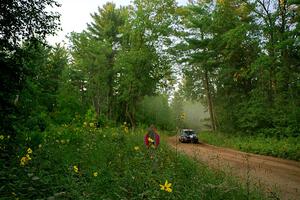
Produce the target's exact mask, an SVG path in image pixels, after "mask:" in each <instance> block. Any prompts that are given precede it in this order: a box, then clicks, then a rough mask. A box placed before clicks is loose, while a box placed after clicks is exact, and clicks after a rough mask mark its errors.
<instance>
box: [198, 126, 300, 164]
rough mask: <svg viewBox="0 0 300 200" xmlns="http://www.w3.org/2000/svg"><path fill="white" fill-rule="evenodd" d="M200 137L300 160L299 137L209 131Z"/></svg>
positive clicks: (250, 151) (204, 140)
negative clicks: (242, 134)
mask: <svg viewBox="0 0 300 200" xmlns="http://www.w3.org/2000/svg"><path fill="white" fill-rule="evenodd" d="M199 137H200V140H201V141H203V142H206V143H208V144H212V145H216V146H221V147H228V148H233V149H236V150H240V151H244V152H249V153H255V154H261V155H266V156H274V157H280V158H285V159H291V160H296V161H300V138H299V137H284V138H276V137H265V136H263V135H261V136H248V135H244V136H241V135H238V134H236V135H234V134H224V133H219V132H208V131H206V132H200V133H199Z"/></svg>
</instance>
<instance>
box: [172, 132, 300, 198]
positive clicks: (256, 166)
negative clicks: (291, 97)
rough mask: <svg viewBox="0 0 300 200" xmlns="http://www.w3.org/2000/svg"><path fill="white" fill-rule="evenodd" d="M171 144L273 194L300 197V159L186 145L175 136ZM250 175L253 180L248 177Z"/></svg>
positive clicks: (200, 145) (215, 167)
mask: <svg viewBox="0 0 300 200" xmlns="http://www.w3.org/2000/svg"><path fill="white" fill-rule="evenodd" d="M167 142H168V144H169V145H170V146H171V147H173V148H177V150H178V151H180V152H183V153H185V154H187V155H189V156H191V157H193V158H195V159H197V160H199V161H202V162H203V163H206V164H207V165H209V166H210V167H212V168H214V169H218V170H224V171H226V172H227V173H230V174H232V175H235V176H238V177H239V178H241V179H242V180H243V181H247V180H250V182H251V184H256V185H258V186H263V187H264V188H266V192H268V193H270V194H269V195H272V194H273V193H272V192H271V191H272V190H274V189H276V190H277V191H278V192H279V193H280V194H279V197H280V198H281V199H284V200H288V199H293V200H297V199H300V162H297V161H291V160H285V159H280V158H274V157H270V156H261V155H256V154H251V153H244V152H240V151H236V150H232V149H228V148H221V147H215V146H212V145H208V144H183V143H179V142H178V138H177V137H176V136H174V137H169V138H168V139H167ZM249 178H250V179H249Z"/></svg>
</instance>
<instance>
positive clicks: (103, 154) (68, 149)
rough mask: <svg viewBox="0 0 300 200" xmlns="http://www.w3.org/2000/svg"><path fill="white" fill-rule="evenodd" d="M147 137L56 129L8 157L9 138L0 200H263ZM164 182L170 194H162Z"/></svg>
mask: <svg viewBox="0 0 300 200" xmlns="http://www.w3.org/2000/svg"><path fill="white" fill-rule="evenodd" d="M144 134H145V130H144V129H137V130H135V131H129V130H128V129H126V127H124V126H123V127H119V128H103V129H98V128H94V127H93V126H89V125H88V124H85V127H80V128H79V127H74V126H71V125H70V126H69V125H64V126H61V127H52V128H50V129H48V130H46V131H45V132H44V133H31V134H29V135H27V136H26V135H25V138H24V139H25V140H24V142H23V143H22V144H21V145H20V143H19V144H18V145H16V146H15V148H16V149H14V150H17V153H16V154H13V153H10V157H9V158H8V157H5V156H4V154H5V153H3V152H6V153H8V151H9V150H13V149H11V148H9V146H8V145H7V144H9V142H10V141H9V140H11V138H3V139H2V140H1V149H2V155H1V167H2V170H1V181H2V182H3V183H4V184H3V185H2V186H1V188H0V198H1V199H176V200H178V199H185V200H186V199H216V200H219V199H230V200H231V199H264V196H263V195H262V193H261V192H260V191H259V190H258V189H255V188H251V192H250V193H249V188H248V190H247V188H246V187H245V186H243V185H242V184H240V183H239V182H237V180H235V179H234V178H232V177H229V176H226V175H225V174H224V173H223V172H219V171H214V170H211V169H209V168H208V167H207V166H206V165H203V164H199V163H198V162H196V161H193V160H191V159H189V158H187V157H186V156H183V155H181V154H178V153H175V152H174V151H173V150H171V149H169V148H168V146H167V145H166V144H165V142H164V141H162V142H161V144H160V146H159V147H158V148H157V149H154V148H149V149H148V148H146V147H145V146H144V144H143V135H144ZM162 138H163V137H162ZM162 140H163V139H162ZM10 146H11V145H10ZM29 148H30V149H29ZM27 155H28V156H27ZM26 156H27V159H23V161H24V162H23V163H22V161H21V160H22V158H23V157H26ZM28 157H30V159H28ZM166 181H168V183H171V184H172V185H171V186H170V185H168V184H166V185H168V186H170V187H169V188H170V189H171V190H172V191H171V190H170V189H169V190H168V191H167V190H161V186H160V185H164V184H165V183H166Z"/></svg>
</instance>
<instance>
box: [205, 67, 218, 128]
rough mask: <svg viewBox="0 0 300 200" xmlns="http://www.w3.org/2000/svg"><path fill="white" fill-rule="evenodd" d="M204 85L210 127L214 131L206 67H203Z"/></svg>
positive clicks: (214, 124) (214, 123) (214, 121)
mask: <svg viewBox="0 0 300 200" xmlns="http://www.w3.org/2000/svg"><path fill="white" fill-rule="evenodd" d="M204 87H205V91H206V97H207V105H208V112H209V116H210V121H211V127H212V130H213V131H215V130H217V126H216V120H215V115H214V112H213V103H212V97H211V91H210V87H209V81H208V72H207V70H206V69H204Z"/></svg>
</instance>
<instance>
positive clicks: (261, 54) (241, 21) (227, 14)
mask: <svg viewBox="0 0 300 200" xmlns="http://www.w3.org/2000/svg"><path fill="white" fill-rule="evenodd" d="M292 4H294V5H292ZM271 7H272V8H271ZM292 7H293V9H291V8H292ZM183 9H187V11H189V12H182V13H183V15H182V17H183V22H184V25H185V26H186V27H188V28H189V30H186V31H184V32H183V34H182V35H178V36H179V37H180V39H181V40H182V43H181V44H180V45H178V46H177V47H176V49H177V50H178V51H177V52H179V54H177V55H181V57H180V58H181V59H179V60H181V61H182V62H188V64H186V65H185V67H184V68H183V72H184V75H185V77H184V91H185V96H186V97H187V98H190V99H196V100H199V99H205V100H206V102H207V105H208V109H209V111H210V118H211V121H212V125H214V123H215V124H216V125H217V127H218V128H219V129H220V130H221V131H226V132H228V131H230V132H231V131H232V132H239V133H241V134H243V135H257V134H260V133H264V134H265V135H266V136H272V137H273V136H274V137H278V138H281V137H289V136H296V137H297V136H299V126H298V125H296V124H299V123H300V121H299V119H300V118H299V115H298V113H299V109H300V105H299V102H300V101H299V99H300V96H299V84H298V82H299V69H300V68H299V64H300V63H299V60H300V57H299V53H297V52H299V41H298V39H296V38H297V36H296V35H297V33H296V32H297V30H298V29H299V20H298V21H297V19H298V18H299V6H298V5H297V1H282V2H279V1H278V2H276V1H268V2H267V1H238V0H228V1H217V2H216V3H215V2H213V1H198V2H196V3H191V4H189V5H188V6H186V7H185V8H183ZM295 31H296V32H295ZM213 128H214V126H213Z"/></svg>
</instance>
